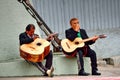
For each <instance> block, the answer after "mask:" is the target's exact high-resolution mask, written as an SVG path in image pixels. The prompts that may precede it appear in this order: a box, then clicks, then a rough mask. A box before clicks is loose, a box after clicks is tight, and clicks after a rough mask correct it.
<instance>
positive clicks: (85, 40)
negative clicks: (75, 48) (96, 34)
mask: <svg viewBox="0 0 120 80" xmlns="http://www.w3.org/2000/svg"><path fill="white" fill-rule="evenodd" d="M92 39H93V38H88V39H84V40H82V42H87V41H90V40H92Z"/></svg>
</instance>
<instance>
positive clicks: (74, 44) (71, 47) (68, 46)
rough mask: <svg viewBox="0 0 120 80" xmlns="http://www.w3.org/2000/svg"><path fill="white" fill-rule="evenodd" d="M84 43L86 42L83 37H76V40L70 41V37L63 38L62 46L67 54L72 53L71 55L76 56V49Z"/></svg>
mask: <svg viewBox="0 0 120 80" xmlns="http://www.w3.org/2000/svg"><path fill="white" fill-rule="evenodd" d="M84 45H85V44H84V42H83V41H82V39H81V38H75V40H74V41H70V40H69V39H63V40H62V41H61V46H62V49H63V52H64V53H65V54H66V55H70V56H74V55H75V53H76V51H75V50H76V49H77V48H81V47H83V46H84Z"/></svg>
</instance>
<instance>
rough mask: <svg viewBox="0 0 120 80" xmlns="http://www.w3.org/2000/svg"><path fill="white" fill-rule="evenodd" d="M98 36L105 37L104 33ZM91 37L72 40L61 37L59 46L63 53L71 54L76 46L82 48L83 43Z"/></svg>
mask: <svg viewBox="0 0 120 80" xmlns="http://www.w3.org/2000/svg"><path fill="white" fill-rule="evenodd" d="M98 37H99V38H106V35H99V36H98ZM92 39H93V38H92V37H91V38H88V39H84V40H83V39H82V38H75V40H74V41H70V40H69V39H63V40H62V41H61V47H62V50H63V52H64V53H65V54H68V55H71V54H72V53H74V51H75V50H76V49H77V48H82V47H84V45H85V42H87V41H90V40H92Z"/></svg>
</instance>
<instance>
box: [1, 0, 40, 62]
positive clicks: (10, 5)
mask: <svg viewBox="0 0 120 80" xmlns="http://www.w3.org/2000/svg"><path fill="white" fill-rule="evenodd" d="M0 10H1V11H0V45H1V46H0V61H4V60H11V59H16V58H19V57H20V56H19V38H18V35H19V33H21V32H23V31H25V30H24V29H25V27H26V25H27V24H29V23H33V24H35V25H37V24H36V22H35V20H34V19H33V18H32V17H31V16H30V15H29V14H28V12H27V11H26V10H25V8H24V6H23V5H22V4H20V3H19V2H18V1H17V0H0ZM36 32H38V31H36Z"/></svg>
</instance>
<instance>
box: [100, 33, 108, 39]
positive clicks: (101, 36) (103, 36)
mask: <svg viewBox="0 0 120 80" xmlns="http://www.w3.org/2000/svg"><path fill="white" fill-rule="evenodd" d="M106 37H107V35H105V34H101V35H99V38H106Z"/></svg>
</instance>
